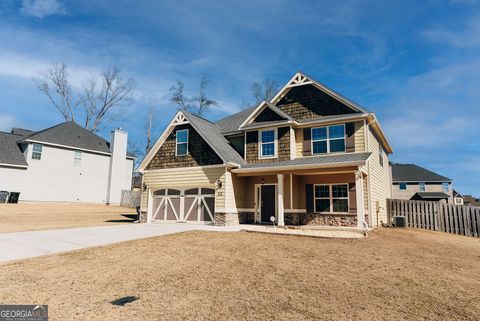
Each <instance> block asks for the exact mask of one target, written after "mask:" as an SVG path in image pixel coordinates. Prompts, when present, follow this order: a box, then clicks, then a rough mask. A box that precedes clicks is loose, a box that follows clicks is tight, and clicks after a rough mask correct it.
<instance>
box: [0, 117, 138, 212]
mask: <svg viewBox="0 0 480 321" xmlns="http://www.w3.org/2000/svg"><path fill="white" fill-rule="evenodd" d="M127 139H128V138H127V133H126V132H124V131H122V130H114V131H112V133H111V141H110V142H108V141H106V140H105V139H103V138H102V137H100V136H98V135H96V134H94V133H92V132H91V131H89V130H86V129H85V128H83V127H82V126H79V125H78V124H76V123H74V122H64V123H61V124H58V125H56V126H53V127H50V128H47V129H44V130H41V131H31V130H27V129H20V128H13V129H12V131H11V132H10V133H4V132H0V191H2V192H3V193H2V194H5V193H7V194H8V195H10V196H11V195H14V193H15V194H16V193H20V201H35V202H81V203H107V204H120V198H121V193H122V190H130V188H131V183H132V172H133V162H134V157H133V156H132V155H127Z"/></svg>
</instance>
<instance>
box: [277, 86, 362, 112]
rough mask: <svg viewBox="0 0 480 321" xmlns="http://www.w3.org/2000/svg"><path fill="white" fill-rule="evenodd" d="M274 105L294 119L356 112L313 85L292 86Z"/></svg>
mask: <svg viewBox="0 0 480 321" xmlns="http://www.w3.org/2000/svg"><path fill="white" fill-rule="evenodd" d="M276 105H277V107H279V108H280V109H281V110H282V111H284V112H285V113H287V114H288V115H290V116H291V117H292V118H294V119H296V120H300V119H310V118H317V117H321V116H332V115H345V114H352V113H356V111H355V110H353V109H351V108H350V107H348V106H346V105H345V104H343V103H341V102H339V101H338V100H336V99H335V98H333V97H331V96H329V95H327V94H326V93H324V92H323V91H321V90H319V89H317V88H315V87H314V86H313V85H306V86H298V87H294V88H292V89H291V90H290V91H289V92H288V93H287V94H286V95H285V96H284V97H283V98H282V99H281V100H280V101H279V102H278V103H277V104H276Z"/></svg>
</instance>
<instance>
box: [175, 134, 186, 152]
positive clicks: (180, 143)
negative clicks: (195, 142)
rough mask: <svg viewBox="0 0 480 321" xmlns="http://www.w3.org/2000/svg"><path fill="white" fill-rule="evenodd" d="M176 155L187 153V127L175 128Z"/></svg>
mask: <svg viewBox="0 0 480 321" xmlns="http://www.w3.org/2000/svg"><path fill="white" fill-rule="evenodd" d="M176 142H177V146H176V153H177V156H183V155H187V154H188V129H182V130H177V141H176Z"/></svg>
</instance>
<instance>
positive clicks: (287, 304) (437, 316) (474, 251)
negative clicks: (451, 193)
mask: <svg viewBox="0 0 480 321" xmlns="http://www.w3.org/2000/svg"><path fill="white" fill-rule="evenodd" d="M479 262H480V240H478V239H473V238H467V237H461V236H455V235H445V234H441V233H435V232H422V231H412V230H375V231H374V232H373V233H371V234H370V236H369V237H368V238H367V239H364V240H339V239H335V240H333V239H318V238H304V237H296V236H285V235H266V234H252V233H243V232H240V233H215V232H188V233H183V234H176V235H168V236H162V237H156V238H150V239H143V240H137V241H131V242H125V243H120V244H116V245H112V246H106V247H99V248H93V249H88V250H81V251H76V252H70V253H67V254H63V255H53V256H49V257H43V258H36V259H29V260H25V261H21V262H17V263H12V264H5V265H1V266H0V279H1V280H2V287H1V288H0V302H2V303H12V304H14V303H19V304H20V303H29V304H32V303H36V304H37V303H38V304H49V312H50V317H51V320H245V321H246V320H252V321H253V320H255V321H257V320H478V315H480V300H479V298H480V264H479ZM127 296H134V297H136V298H138V300H136V301H133V302H131V303H128V304H126V305H125V306H115V305H112V304H111V303H110V302H112V301H113V300H116V299H118V298H122V297H127Z"/></svg>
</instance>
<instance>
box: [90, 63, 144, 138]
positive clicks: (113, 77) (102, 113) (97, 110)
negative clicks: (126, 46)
mask: <svg viewBox="0 0 480 321" xmlns="http://www.w3.org/2000/svg"><path fill="white" fill-rule="evenodd" d="M101 82H102V84H101V87H100V88H99V89H97V79H96V78H91V79H90V80H88V81H87V82H86V83H84V84H83V89H84V94H83V99H82V102H83V106H84V109H85V114H86V115H85V128H87V129H90V130H92V131H98V130H99V127H100V125H101V124H102V123H103V122H104V121H105V120H106V116H107V114H108V113H109V112H110V111H111V110H112V109H113V108H115V107H119V106H122V105H129V104H131V103H132V102H133V98H132V92H133V89H134V87H135V83H134V81H133V79H127V80H123V79H122V78H121V77H120V69H119V68H118V67H115V66H113V67H111V68H109V69H106V70H104V71H103V72H102V74H101Z"/></svg>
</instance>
